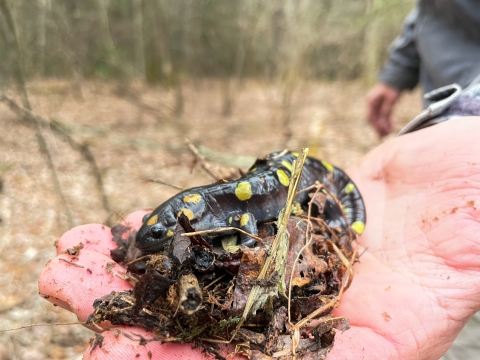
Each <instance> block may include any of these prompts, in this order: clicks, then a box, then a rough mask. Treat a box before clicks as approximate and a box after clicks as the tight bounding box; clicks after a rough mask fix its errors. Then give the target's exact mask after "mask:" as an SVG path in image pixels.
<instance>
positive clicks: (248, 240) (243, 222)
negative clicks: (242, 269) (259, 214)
mask: <svg viewBox="0 0 480 360" xmlns="http://www.w3.org/2000/svg"><path fill="white" fill-rule="evenodd" d="M238 227H239V228H240V229H242V230H244V231H246V232H248V233H249V234H252V235H255V236H257V235H258V229H257V221H256V220H255V217H254V216H253V214H251V213H244V214H243V215H242V216H241V217H240V224H239V226H238ZM256 243H257V240H255V239H254V238H252V237H250V236H248V235H246V234H243V233H240V246H247V247H254V246H255V244H256Z"/></svg>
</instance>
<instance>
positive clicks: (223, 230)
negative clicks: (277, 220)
mask: <svg viewBox="0 0 480 360" xmlns="http://www.w3.org/2000/svg"><path fill="white" fill-rule="evenodd" d="M231 230H235V231H238V232H241V233H242V234H245V235H248V236H250V237H251V238H254V239H255V240H257V241H259V242H261V243H262V242H263V240H262V238H260V237H258V236H255V235H253V234H250V233H249V232H246V231H245V230H242V229H240V228H236V227H233V226H227V227H222V228H216V229H210V230H200V231H193V232H189V233H183V234H182V236H193V235H202V234H211V233H216V232H225V231H231Z"/></svg>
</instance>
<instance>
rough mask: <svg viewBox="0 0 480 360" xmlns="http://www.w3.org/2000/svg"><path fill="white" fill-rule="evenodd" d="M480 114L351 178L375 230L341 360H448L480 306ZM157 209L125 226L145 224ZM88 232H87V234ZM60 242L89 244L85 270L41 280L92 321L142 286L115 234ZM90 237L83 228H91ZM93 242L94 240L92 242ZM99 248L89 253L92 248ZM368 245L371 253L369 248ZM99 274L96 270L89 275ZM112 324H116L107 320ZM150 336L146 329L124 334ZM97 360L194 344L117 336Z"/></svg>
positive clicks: (385, 147) (380, 153) (394, 144)
mask: <svg viewBox="0 0 480 360" xmlns="http://www.w3.org/2000/svg"><path fill="white" fill-rule="evenodd" d="M479 132H480V118H461V119H456V120H450V121H447V122H445V123H443V124H439V125H435V126H433V127H430V128H427V129H424V130H421V131H418V132H415V133H411V134H407V135H405V136H402V137H399V138H396V139H392V140H390V141H388V142H386V143H384V144H382V145H381V146H379V147H378V148H376V149H374V150H373V151H372V152H370V153H369V154H368V155H366V156H365V158H364V159H363V161H362V162H360V163H359V164H358V165H357V166H355V167H354V168H352V169H351V170H350V171H349V175H350V176H351V177H352V178H353V179H354V181H355V182H356V184H357V186H358V187H359V188H360V191H361V192H362V194H363V197H364V200H365V204H366V208H367V211H368V214H367V215H368V222H367V227H366V230H365V232H364V234H363V235H362V237H361V238H360V240H359V243H360V246H361V250H360V253H362V256H361V258H360V263H358V264H356V265H355V266H354V269H355V278H354V280H353V283H352V285H351V286H350V288H349V289H348V291H347V292H346V293H345V294H344V295H343V297H342V300H341V305H340V306H339V308H338V309H337V310H336V311H335V313H336V314H338V315H343V316H347V317H348V318H350V326H351V329H350V330H348V331H345V332H343V333H340V332H338V333H337V335H336V338H335V346H334V347H333V350H332V351H331V353H330V354H329V355H328V359H329V360H340V359H347V358H348V359H359V358H365V359H372V358H378V359H438V358H439V357H440V356H441V355H442V354H443V353H444V352H445V351H446V350H447V349H448V347H449V346H450V345H451V343H452V342H453V340H454V338H455V336H456V335H457V334H458V332H459V331H460V330H461V328H462V327H463V325H464V324H465V322H466V321H467V320H468V318H469V317H471V316H472V315H473V314H474V313H475V312H476V311H477V310H478V309H479V308H480V281H478V279H479V277H480V256H479V255H480V238H479V237H478V235H477V234H478V233H479V231H480V222H479V219H480V209H478V210H477V206H480V144H479V143H478V139H477V138H478V136H477V135H476V134H478V133H479ZM144 213H145V212H136V213H133V214H132V215H130V216H128V217H127V219H126V220H125V221H128V222H130V224H131V225H133V227H134V228H138V226H139V224H140V222H141V218H142V216H143V214H144ZM76 229H77V230H76ZM74 231H76V233H72V234H71V235H69V236H67V234H68V233H67V234H65V235H64V236H63V237H62V239H60V241H59V243H58V246H57V252H58V253H61V252H63V251H64V250H65V249H66V248H71V247H73V246H75V245H77V244H78V243H79V242H80V241H82V242H83V243H84V245H85V248H84V249H83V250H81V251H80V255H79V260H78V261H76V262H75V264H79V265H81V266H84V268H79V267H78V266H76V265H71V264H69V263H67V262H65V261H64V260H60V259H62V258H63V259H67V260H68V259H69V256H67V255H59V256H57V258H55V259H54V260H52V261H51V262H49V263H48V264H47V265H46V267H45V269H44V271H43V273H42V275H41V277H40V280H39V288H40V293H41V294H43V295H50V298H49V301H52V302H54V303H57V304H58V305H60V306H62V307H64V308H66V309H68V310H70V311H73V312H75V313H76V314H77V316H78V317H79V319H80V320H82V321H84V320H85V319H86V317H87V316H88V315H89V314H90V313H91V312H92V311H93V308H92V303H93V300H94V299H96V298H98V297H100V296H102V295H104V294H107V293H109V292H110V291H112V290H123V289H126V288H129V287H130V285H129V284H127V283H126V282H125V281H123V280H122V279H120V278H119V277H117V276H116V274H117V273H118V272H119V271H122V268H121V267H120V266H118V265H114V266H113V267H111V272H110V273H108V272H106V269H107V264H108V263H112V260H111V259H109V258H108V256H107V255H108V251H109V249H110V248H112V247H115V246H116V245H115V244H114V243H113V242H112V241H111V235H110V232H109V229H108V228H107V227H103V228H102V226H101V225H86V226H85V227H79V228H75V229H72V230H71V232H74ZM82 231H83V233H82ZM87 240H89V241H87ZM87 245H88V246H87ZM362 250H365V251H364V252H362ZM88 269H90V271H91V272H92V273H89V272H88ZM101 325H102V326H103V327H106V328H108V324H101ZM117 329H120V330H121V331H122V333H124V334H130V336H134V338H135V339H138V335H133V334H140V335H141V336H144V337H146V338H149V337H151V335H149V332H147V331H145V330H142V329H139V328H129V327H118V328H117ZM102 335H103V336H104V337H105V339H104V341H103V347H102V348H101V349H100V348H98V347H97V348H96V349H94V350H93V351H91V346H90V347H89V348H88V349H87V351H86V353H85V359H93V358H94V359H113V358H115V359H122V358H133V357H134V356H135V355H136V354H137V353H138V354H140V358H145V359H148V358H149V357H148V352H149V351H151V354H152V356H153V357H152V358H156V357H158V358H162V359H164V358H173V357H175V358H176V359H182V358H184V359H189V358H194V357H197V358H198V357H200V356H201V355H200V351H199V350H198V349H197V350H192V349H190V346H189V345H178V344H165V345H160V344H159V343H156V342H150V343H148V344H147V345H146V346H143V345H139V344H138V341H137V342H135V341H131V340H130V339H129V338H128V337H126V336H125V335H123V334H121V335H120V336H118V337H115V332H114V331H112V330H109V331H105V332H103V333H102Z"/></svg>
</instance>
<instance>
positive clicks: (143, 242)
mask: <svg viewBox="0 0 480 360" xmlns="http://www.w3.org/2000/svg"><path fill="white" fill-rule="evenodd" d="M168 215H170V216H168ZM174 228H175V217H174V216H173V213H171V214H168V213H166V212H165V211H163V212H161V213H160V214H159V212H158V211H157V210H155V211H154V212H152V213H151V214H147V215H145V217H144V218H143V225H142V226H141V227H140V229H139V230H138V232H137V236H136V238H135V246H136V247H137V248H139V249H140V250H142V251H144V252H148V253H152V252H156V251H160V250H163V247H164V246H165V244H166V243H167V241H168V240H170V239H171V237H172V236H173V230H174Z"/></svg>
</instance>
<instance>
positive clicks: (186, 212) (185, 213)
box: [177, 209, 194, 220]
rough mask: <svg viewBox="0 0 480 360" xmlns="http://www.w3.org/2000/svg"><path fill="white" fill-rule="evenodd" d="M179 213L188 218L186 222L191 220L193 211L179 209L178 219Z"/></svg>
mask: <svg viewBox="0 0 480 360" xmlns="http://www.w3.org/2000/svg"><path fill="white" fill-rule="evenodd" d="M181 213H183V214H184V215H185V216H186V217H187V218H188V220H192V219H193V218H194V215H193V211H192V210H190V209H180V211H179V212H178V214H177V217H179V216H180V214H181Z"/></svg>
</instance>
